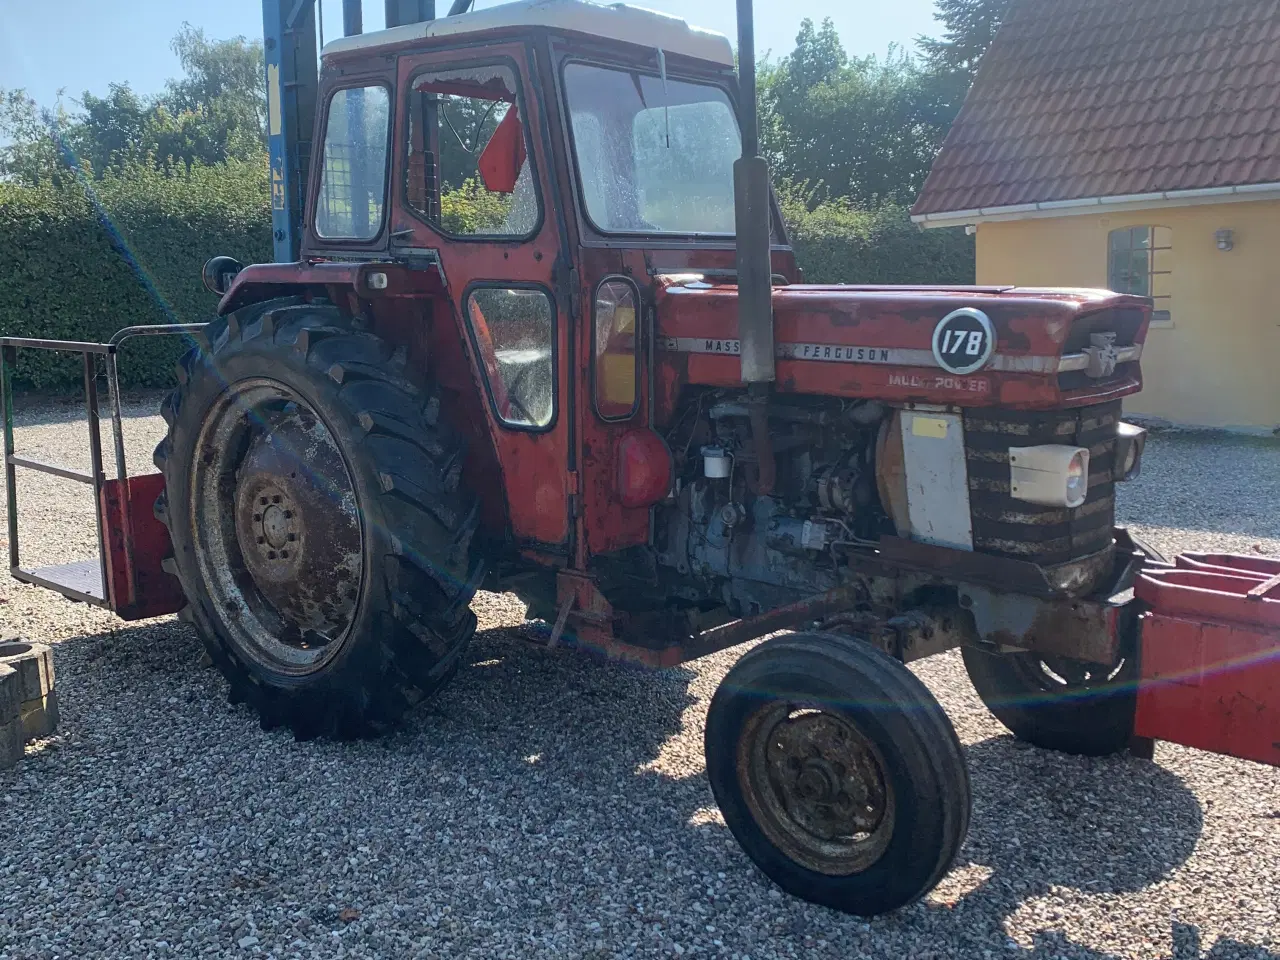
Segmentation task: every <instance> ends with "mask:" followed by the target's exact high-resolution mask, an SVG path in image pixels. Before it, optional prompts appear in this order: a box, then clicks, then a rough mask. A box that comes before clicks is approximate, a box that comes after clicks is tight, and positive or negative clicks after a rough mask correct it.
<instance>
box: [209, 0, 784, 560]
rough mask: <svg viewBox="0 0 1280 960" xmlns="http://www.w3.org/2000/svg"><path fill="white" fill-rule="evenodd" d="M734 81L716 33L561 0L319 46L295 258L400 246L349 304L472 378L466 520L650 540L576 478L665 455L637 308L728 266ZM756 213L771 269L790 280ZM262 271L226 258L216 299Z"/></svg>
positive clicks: (456, 381)
mask: <svg viewBox="0 0 1280 960" xmlns="http://www.w3.org/2000/svg"><path fill="white" fill-rule="evenodd" d="M736 87H737V81H736V74H735V71H734V58H733V51H732V48H731V46H730V43H729V41H728V39H727V38H726V37H724V36H722V35H720V34H716V33H712V32H709V31H705V30H700V29H697V28H694V27H690V26H688V25H687V24H685V23H684V22H683V21H681V20H678V19H675V18H673V17H669V16H666V15H663V14H659V13H653V12H650V11H645V10H639V9H635V8H631V7H626V6H623V5H621V4H615V5H612V6H600V5H596V4H591V3H584V2H580V0H552V2H547V0H521V2H516V3H510V4H505V5H502V6H498V7H493V8H490V9H486V10H483V11H480V12H476V13H466V14H461V15H458V16H451V17H447V18H443V19H439V20H433V21H428V22H425V23H415V24H408V25H404V26H399V27H394V28H391V29H388V30H384V31H379V32H375V33H368V34H361V35H356V36H351V37H346V38H343V39H340V40H335V41H333V42H331V43H329V44H327V45H326V46H325V47H324V50H323V56H322V67H321V75H320V85H319V96H318V104H317V109H316V116H317V122H316V132H315V137H314V144H315V146H314V148H313V149H312V151H311V156H312V162H311V168H310V171H309V174H308V176H309V181H308V189H307V190H306V196H307V197H308V201H307V205H306V212H305V215H304V217H303V238H302V243H301V258H302V260H303V261H304V262H306V263H309V264H311V265H312V266H319V265H332V264H335V263H345V264H350V263H353V262H356V263H365V264H370V263H388V264H392V265H395V267H393V268H392V269H391V270H390V271H389V272H387V273H386V274H385V275H386V276H387V277H389V278H390V279H389V280H388V281H387V282H388V286H387V287H386V288H384V289H382V290H372V289H371V290H369V291H368V292H369V293H370V297H369V301H368V306H367V309H368V310H369V311H370V312H371V313H372V315H373V318H374V321H375V323H376V324H380V325H383V326H385V327H388V328H389V327H391V326H396V325H398V326H399V327H400V328H401V329H403V330H404V331H405V334H406V336H407V337H408V338H409V339H410V340H411V341H414V349H416V351H418V352H420V353H421V355H423V356H431V357H433V358H436V359H437V360H438V361H439V362H437V363H436V364H435V365H434V372H435V375H436V376H437V377H438V378H439V381H440V384H441V386H442V387H443V388H445V389H450V390H451V391H453V392H454V393H456V394H457V395H458V396H459V397H465V398H467V399H464V400H461V401H460V402H459V406H460V407H466V413H465V415H463V416H460V417H459V418H458V421H459V426H460V429H462V430H463V431H464V432H465V433H467V434H468V435H469V440H470V443H469V447H470V448H471V449H472V450H473V451H476V452H474V453H473V459H474V462H475V463H476V464H477V470H476V472H477V474H479V475H481V476H483V477H485V478H487V479H486V480H485V481H484V484H485V486H486V489H485V490H484V491H483V494H482V503H483V509H482V515H483V527H484V529H485V530H486V531H488V533H489V534H491V535H493V536H495V537H506V538H508V539H509V540H510V541H512V542H515V543H523V544H524V545H525V546H526V548H527V549H528V551H531V552H533V553H535V554H537V555H538V556H540V557H541V558H542V560H543V562H545V563H547V564H551V565H555V566H559V565H561V564H563V563H564V562H565V561H566V560H568V561H569V562H571V563H573V564H575V565H576V564H584V563H585V562H586V558H587V556H588V555H589V554H590V553H591V552H606V551H612V550H617V549H622V548H625V547H628V546H631V545H636V544H640V543H643V542H645V541H646V540H647V538H648V532H649V517H648V514H649V507H650V506H651V503H650V502H639V501H637V500H635V498H632V502H633V505H632V506H623V505H621V502H619V504H618V505H617V506H604V505H603V504H602V505H601V506H600V507H598V508H594V509H586V510H584V509H583V508H582V507H581V506H575V499H576V500H577V501H579V502H581V501H582V499H583V497H584V495H585V494H586V491H585V490H584V489H582V488H583V487H584V486H586V484H587V483H594V484H596V485H597V486H599V482H598V481H596V480H594V479H589V480H587V481H583V480H580V479H579V477H580V476H582V475H583V474H584V473H590V474H591V475H592V477H594V476H596V475H599V476H608V477H609V480H608V483H609V485H610V486H612V484H613V477H614V476H615V475H616V474H617V473H618V472H619V470H622V471H623V472H625V473H630V472H631V471H634V470H638V471H639V473H640V474H643V476H644V477H646V478H647V477H649V475H650V474H652V473H654V472H655V471H656V472H658V473H669V472H670V468H669V466H664V465H663V463H661V462H659V463H656V464H655V463H654V462H652V461H653V459H654V457H655V456H656V457H657V459H658V460H659V461H661V460H662V459H663V457H662V455H661V454H657V453H654V452H653V451H654V450H655V449H656V448H657V447H658V446H660V444H655V443H654V442H653V441H654V439H655V437H654V436H650V435H649V434H651V433H652V430H651V428H652V424H653V416H654V414H653V412H652V411H651V407H652V405H653V402H654V400H655V399H656V387H655V381H656V378H657V375H658V370H657V367H656V358H655V355H654V351H653V349H652V347H653V343H652V341H651V342H649V343H646V342H645V341H644V337H645V331H644V330H643V329H642V328H643V323H642V317H643V312H644V308H645V303H646V302H648V303H651V302H652V300H651V297H650V296H649V295H648V294H649V291H650V288H651V287H652V285H653V284H654V282H655V278H656V277H657V276H658V275H659V274H673V275H682V274H688V273H691V272H692V273H698V274H699V275H703V276H708V275H710V276H717V277H721V278H730V279H731V278H732V276H733V274H734V269H735V263H736V243H735V195H734V173H733V166H734V161H735V160H736V159H737V158H738V157H739V155H740V154H741V152H742V137H741V134H740V133H739V124H738V115H737V106H736V96H737V94H736ZM771 219H772V221H773V223H774V224H775V226H774V229H773V232H772V236H773V239H774V241H775V242H776V246H775V249H774V253H773V257H774V266H773V272H774V273H776V274H778V275H779V276H782V277H785V278H787V279H791V280H797V279H798V278H799V277H798V272H797V271H796V268H795V261H794V257H793V256H792V254H791V251H790V249H789V248H788V247H787V246H785V241H784V236H785V235H784V232H783V229H782V227H781V221H780V218H779V217H777V216H776V213H775V214H773V215H772V216H771ZM275 269H276V268H274V267H269V266H264V267H250V268H248V269H247V270H245V271H243V272H242V273H241V274H240V275H239V277H237V279H236V282H235V286H234V288H233V289H232V291H231V293H229V294H228V297H227V299H226V300H224V304H223V307H224V309H227V308H230V307H234V306H235V305H237V304H238V303H239V302H240V301H241V300H242V299H243V298H245V297H246V296H250V294H249V290H250V289H251V288H252V287H253V286H255V285H258V286H259V289H261V283H265V282H269V281H270V276H269V274H270V273H271V272H272V271H273V270H275ZM405 269H409V270H416V271H419V272H422V271H425V272H429V273H431V272H433V276H434V277H435V282H436V284H437V287H436V289H437V291H438V293H439V297H437V298H435V299H433V300H431V301H430V302H427V303H420V304H418V305H417V306H416V308H415V309H418V310H423V311H427V312H430V313H431V315H432V317H433V320H434V322H433V323H431V324H425V323H421V322H416V321H411V320H409V319H408V318H407V316H406V311H405V307H406V306H407V304H406V302H405V300H404V297H405V296H406V295H407V294H406V290H408V289H410V288H411V289H413V290H421V283H422V280H421V277H419V278H418V280H417V281H416V285H414V284H410V287H406V286H405V281H404V280H403V279H401V278H402V276H403V272H404V270H405ZM362 292H363V291H362ZM446 316H447V317H448V318H450V319H448V320H447V322H446ZM653 332H654V331H652V330H649V331H648V335H649V336H650V337H652V334H653ZM444 358H448V359H444ZM637 431H639V432H641V433H643V434H645V436H644V437H643V438H642V440H641V442H640V446H639V447H636V449H644V450H646V451H649V453H646V454H645V455H644V456H643V457H641V460H642V461H643V462H642V463H640V464H639V465H635V464H633V465H631V466H628V465H627V464H626V463H622V462H620V461H619V459H618V449H619V445H620V443H622V441H623V439H624V438H625V437H626V436H627V435H628V434H629V433H636V432H637ZM633 446H634V445H633ZM482 450H483V451H485V452H484V453H483V454H482V453H480V452H479V451H482ZM482 460H483V461H484V467H483V468H480V467H479V466H478V465H479V463H480V462H481V461H482ZM515 474H519V475H520V477H521V482H520V484H518V485H517V487H516V488H511V487H509V486H504V485H502V484H501V482H500V478H501V477H503V476H508V477H509V476H512V475H515ZM643 482H649V483H652V481H651V480H648V481H642V480H641V479H638V478H636V477H631V478H630V479H624V481H623V483H624V486H628V487H629V486H633V485H636V484H641V485H643ZM661 492H664V493H665V491H661ZM643 499H644V498H643V497H641V498H640V500H643ZM575 510H577V516H575ZM579 517H581V518H582V521H583V522H582V523H578V522H576V521H577V520H578V518H579Z"/></svg>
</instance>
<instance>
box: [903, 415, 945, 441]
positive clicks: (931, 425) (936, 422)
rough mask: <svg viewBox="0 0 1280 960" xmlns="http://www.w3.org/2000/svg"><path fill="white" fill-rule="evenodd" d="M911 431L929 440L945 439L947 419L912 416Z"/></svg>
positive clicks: (914, 434)
mask: <svg viewBox="0 0 1280 960" xmlns="http://www.w3.org/2000/svg"><path fill="white" fill-rule="evenodd" d="M911 433H912V435H913V436H916V437H928V438H929V439H931V440H945V439H947V421H946V420H944V419H942V418H941V417H912V418H911Z"/></svg>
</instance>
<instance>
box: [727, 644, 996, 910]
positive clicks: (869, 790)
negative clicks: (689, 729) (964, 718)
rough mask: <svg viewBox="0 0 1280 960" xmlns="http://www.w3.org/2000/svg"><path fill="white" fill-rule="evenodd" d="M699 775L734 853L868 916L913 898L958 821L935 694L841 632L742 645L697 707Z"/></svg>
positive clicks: (964, 795)
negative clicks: (704, 704) (707, 700)
mask: <svg viewBox="0 0 1280 960" xmlns="http://www.w3.org/2000/svg"><path fill="white" fill-rule="evenodd" d="M706 756H707V775H708V777H709V779H710V781H711V789H712V792H713V793H714V794H715V798H716V801H717V803H719V805H720V810H721V812H722V813H723V814H724V818H725V823H726V824H728V827H729V829H730V831H731V832H732V833H733V835H734V837H735V838H736V839H737V840H738V843H739V844H741V845H742V848H743V850H744V851H746V853H747V855H748V856H749V857H750V858H751V859H752V860H753V861H754V862H755V864H756V865H757V866H758V867H759V868H760V869H761V870H762V871H763V872H764V873H765V875H766V876H768V877H769V878H770V879H771V880H773V882H774V883H776V884H778V886H779V887H781V888H782V889H783V890H784V891H786V892H787V893H790V894H792V895H793V896H797V897H800V898H801V899H803V900H808V901H810V902H812V903H818V904H821V905H823V906H827V907H831V908H833V909H836V910H840V911H843V912H845V913H853V914H858V915H861V916H873V915H876V914H881V913H887V912H889V911H891V910H895V909H897V908H899V907H903V906H906V905H907V904H909V903H912V902H913V901H915V900H917V899H919V898H920V897H922V896H924V895H925V894H926V893H928V892H929V890H931V889H932V888H933V887H934V886H935V885H936V884H937V883H938V881H939V880H940V879H942V877H943V876H944V875H945V874H946V872H947V871H948V870H949V869H950V868H951V864H952V862H953V861H954V860H955V857H956V854H957V853H958V852H959V850H960V846H961V844H962V843H963V842H964V838H965V834H966V832H967V831H968V825H969V812H970V805H971V799H970V788H969V774H968V770H967V768H966V766H965V762H964V756H963V754H962V752H961V748H960V742H959V740H958V739H957V737H956V733H955V730H954V728H953V727H952V726H951V723H950V721H949V720H948V719H947V716H946V714H945V713H944V712H943V710H942V707H941V706H940V705H939V704H938V702H937V701H936V700H935V699H934V698H933V696H932V694H930V693H929V691H928V689H927V688H926V687H925V686H924V684H923V683H921V682H920V680H918V679H917V678H916V676H915V675H914V674H912V673H911V672H910V671H909V670H907V668H906V667H904V666H903V665H902V664H901V663H899V662H898V661H896V660H894V659H892V658H891V657H888V656H886V655H885V654H884V653H882V652H880V651H879V650H877V649H875V648H874V647H872V646H871V645H869V644H867V643H864V642H862V641H860V640H857V639H853V638H850V637H845V636H837V635H834V634H825V633H797V634H790V635H787V636H783V637H779V638H777V639H775V640H771V641H769V642H767V643H764V644H762V645H761V646H759V647H757V648H756V649H755V650H753V651H751V652H750V653H749V654H747V655H746V656H745V657H743V658H742V660H741V661H739V662H738V664H737V665H736V666H735V667H734V668H733V669H732V670H731V671H730V672H729V674H728V676H726V677H725V679H724V682H723V683H722V684H721V685H720V688H719V689H718V690H717V691H716V694H715V697H714V698H713V699H712V701H711V708H710V711H709V713H708V715H707V730H706Z"/></svg>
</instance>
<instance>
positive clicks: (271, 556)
mask: <svg viewBox="0 0 1280 960" xmlns="http://www.w3.org/2000/svg"><path fill="white" fill-rule="evenodd" d="M275 558H276V552H275V551H274V550H268V551H267V559H268V560H274V559H275Z"/></svg>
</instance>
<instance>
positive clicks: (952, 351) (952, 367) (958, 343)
mask: <svg viewBox="0 0 1280 960" xmlns="http://www.w3.org/2000/svg"><path fill="white" fill-rule="evenodd" d="M995 346H996V335H995V329H994V328H993V327H992V326H991V320H990V318H988V317H987V315H986V314H985V313H983V312H982V311H981V310H975V309H973V308H972V307H965V308H964V309H962V310H957V311H955V312H954V313H949V314H947V315H946V316H945V317H943V318H942V319H941V320H940V321H938V325H937V326H936V327H935V328H934V330H933V358H934V359H935V360H937V361H938V366H940V367H942V369H943V370H946V371H947V372H948V373H956V374H966V373H973V372H974V371H975V370H981V369H982V368H983V367H985V366H986V365H987V361H988V360H990V359H991V353H992V351H993V350H995Z"/></svg>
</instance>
